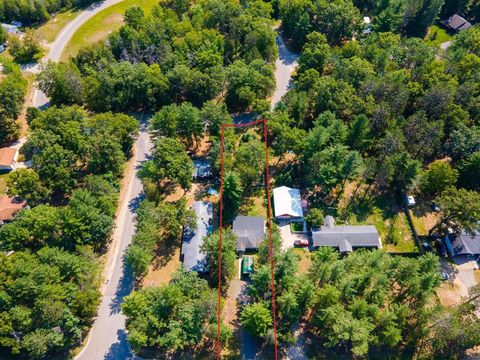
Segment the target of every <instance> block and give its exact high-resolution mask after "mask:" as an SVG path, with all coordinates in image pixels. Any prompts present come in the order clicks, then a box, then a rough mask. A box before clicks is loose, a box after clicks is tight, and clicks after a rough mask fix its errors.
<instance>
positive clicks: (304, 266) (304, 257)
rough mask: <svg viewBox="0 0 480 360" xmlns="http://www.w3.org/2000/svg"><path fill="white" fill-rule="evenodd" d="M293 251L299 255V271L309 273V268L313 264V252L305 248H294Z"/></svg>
mask: <svg viewBox="0 0 480 360" xmlns="http://www.w3.org/2000/svg"><path fill="white" fill-rule="evenodd" d="M292 251H293V252H294V253H295V254H297V255H298V256H299V261H298V272H299V273H300V274H306V273H308V270H309V269H310V266H311V265H312V254H310V252H309V251H308V250H307V249H303V248H293V250H292Z"/></svg>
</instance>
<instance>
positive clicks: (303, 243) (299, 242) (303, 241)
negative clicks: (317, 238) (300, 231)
mask: <svg viewBox="0 0 480 360" xmlns="http://www.w3.org/2000/svg"><path fill="white" fill-rule="evenodd" d="M293 244H294V245H295V246H298V247H307V246H308V245H310V243H309V241H308V240H307V239H298V240H295V242H294V243H293Z"/></svg>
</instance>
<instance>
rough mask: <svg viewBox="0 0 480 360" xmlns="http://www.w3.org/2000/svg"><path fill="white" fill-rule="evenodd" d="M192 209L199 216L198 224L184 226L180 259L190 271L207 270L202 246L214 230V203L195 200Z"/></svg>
mask: <svg viewBox="0 0 480 360" xmlns="http://www.w3.org/2000/svg"><path fill="white" fill-rule="evenodd" d="M192 210H193V211H194V212H195V214H196V217H197V226H196V229H191V228H189V227H187V226H185V227H184V229H183V239H182V251H181V255H180V259H181V261H182V262H183V265H184V266H185V269H187V270H188V271H196V272H200V273H202V272H206V271H207V259H206V254H205V253H203V252H202V251H201V247H202V244H203V239H204V238H205V237H206V236H207V235H209V234H210V233H211V232H212V228H213V226H212V217H213V204H212V203H211V202H207V201H195V202H194V203H193V204H192Z"/></svg>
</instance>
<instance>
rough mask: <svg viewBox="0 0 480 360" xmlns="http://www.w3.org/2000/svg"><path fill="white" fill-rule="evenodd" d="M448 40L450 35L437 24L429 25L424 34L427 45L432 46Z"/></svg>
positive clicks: (450, 38)
mask: <svg viewBox="0 0 480 360" xmlns="http://www.w3.org/2000/svg"><path fill="white" fill-rule="evenodd" d="M450 40H452V37H451V36H450V35H449V34H448V33H447V31H446V30H445V29H444V28H441V27H439V26H438V25H432V26H430V29H428V33H427V35H426V36H425V42H426V43H427V45H428V46H432V47H436V46H440V44H442V43H444V42H446V41H450Z"/></svg>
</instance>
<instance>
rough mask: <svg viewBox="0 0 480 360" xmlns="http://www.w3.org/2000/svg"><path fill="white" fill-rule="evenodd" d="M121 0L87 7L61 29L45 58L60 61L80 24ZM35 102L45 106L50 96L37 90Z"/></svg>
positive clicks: (102, 2) (111, 0) (39, 105)
mask: <svg viewBox="0 0 480 360" xmlns="http://www.w3.org/2000/svg"><path fill="white" fill-rule="evenodd" d="M121 1H123V0H105V1H101V2H98V3H95V4H92V5H90V6H89V7H87V8H86V9H85V10H84V11H82V12H81V13H80V14H79V15H78V16H77V17H76V18H75V19H74V20H72V21H71V22H69V23H68V24H67V25H66V26H65V27H64V28H63V29H62V31H60V33H59V34H58V35H57V38H56V39H55V41H54V42H53V44H51V46H50V51H49V52H48V55H47V56H46V58H45V60H46V61H48V60H52V61H55V62H58V61H60V56H61V55H62V52H63V50H64V49H65V46H67V44H68V42H69V41H70V39H71V38H72V36H73V34H75V32H76V31H77V30H78V29H79V28H80V26H82V25H83V24H84V23H85V22H86V21H87V20H89V19H90V18H92V17H93V16H95V15H96V14H98V13H99V12H100V11H102V10H104V9H106V8H108V7H109V6H112V5H114V4H116V3H119V2H121ZM33 104H34V106H36V107H42V106H45V105H46V104H48V98H47V97H46V96H45V94H44V93H43V92H41V91H39V90H35V94H34V98H33Z"/></svg>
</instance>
